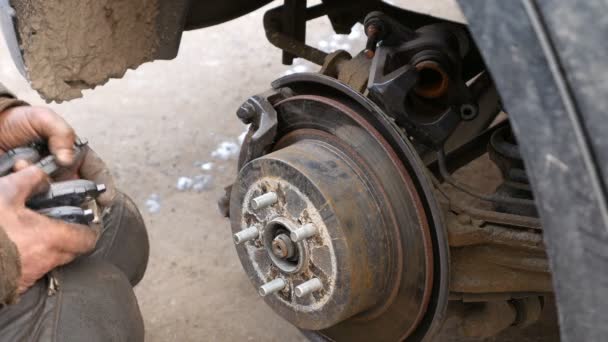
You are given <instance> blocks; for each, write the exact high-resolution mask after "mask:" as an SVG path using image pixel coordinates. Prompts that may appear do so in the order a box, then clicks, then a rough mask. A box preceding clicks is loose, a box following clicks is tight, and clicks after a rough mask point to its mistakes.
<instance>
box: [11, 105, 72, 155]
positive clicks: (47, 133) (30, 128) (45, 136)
mask: <svg viewBox="0 0 608 342" xmlns="http://www.w3.org/2000/svg"><path fill="white" fill-rule="evenodd" d="M75 139H76V134H75V133H74V130H73V129H72V127H71V126H70V125H68V123H67V122H66V121H65V120H64V119H63V118H62V117H61V116H59V115H58V114H57V113H55V112H54V111H52V110H51V109H49V108H46V107H32V106H19V107H13V108H9V109H7V110H5V111H4V112H2V113H0V154H1V153H2V152H6V151H8V150H10V149H13V148H15V147H20V146H23V145H27V144H28V143H31V142H35V141H39V140H42V141H47V142H48V145H49V150H50V151H51V153H52V154H53V155H54V156H55V158H57V161H58V162H59V164H60V165H62V166H68V165H71V164H72V163H73V162H74V150H73V146H74V140H75Z"/></svg>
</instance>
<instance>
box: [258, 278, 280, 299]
mask: <svg viewBox="0 0 608 342" xmlns="http://www.w3.org/2000/svg"><path fill="white" fill-rule="evenodd" d="M286 285H287V283H286V282H285V280H283V278H277V279H274V280H272V281H269V282H267V283H266V284H264V285H262V286H260V290H259V292H260V296H262V297H266V296H267V295H269V294H273V293H275V292H279V291H281V290H282V289H284V288H285V286H286Z"/></svg>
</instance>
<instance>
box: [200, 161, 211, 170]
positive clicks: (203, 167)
mask: <svg viewBox="0 0 608 342" xmlns="http://www.w3.org/2000/svg"><path fill="white" fill-rule="evenodd" d="M211 169H213V163H212V162H207V163H203V164H201V170H203V171H211Z"/></svg>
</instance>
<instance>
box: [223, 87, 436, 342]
mask: <svg viewBox="0 0 608 342" xmlns="http://www.w3.org/2000/svg"><path fill="white" fill-rule="evenodd" d="M275 109H276V112H277V116H278V118H279V122H280V123H281V124H280V126H279V128H278V130H277V136H278V137H279V139H277V140H278V141H276V143H275V144H274V146H273V147H272V151H270V153H268V154H266V155H263V156H261V157H258V158H257V159H253V160H251V161H250V162H248V163H246V165H244V166H243V167H242V168H241V170H240V172H239V176H238V178H237V180H236V182H235V184H234V185H233V187H232V193H231V197H230V219H231V225H232V230H233V233H234V234H235V242H236V243H237V252H238V255H239V258H240V260H241V263H242V264H243V267H244V268H245V270H246V272H247V274H248V276H249V278H250V280H251V281H252V283H253V284H254V285H255V286H256V287H257V288H258V289H259V292H260V294H261V295H262V296H264V298H265V301H266V302H267V304H269V305H270V306H271V307H272V308H273V309H274V310H275V311H276V312H277V313H278V314H279V315H281V316H282V317H284V318H285V319H287V320H288V321H290V322H291V323H292V324H294V325H296V326H297V327H299V328H301V329H307V330H317V331H321V333H323V334H324V335H326V336H328V337H330V338H331V337H332V336H340V337H341V338H348V339H350V340H360V339H362V338H364V337H369V336H374V335H375V336H384V337H387V338H388V339H401V338H404V337H406V336H408V335H409V334H411V333H412V331H414V329H415V328H416V326H417V325H418V324H419V323H420V322H421V320H422V318H423V316H424V314H425V313H426V310H427V306H428V304H429V300H430V296H431V292H432V285H433V274H434V271H433V243H432V241H431V237H430V234H429V226H428V222H427V219H426V213H425V210H424V208H423V204H422V200H421V198H420V196H419V194H418V193H417V191H416V189H415V187H414V185H413V182H412V179H411V178H410V176H409V174H408V172H406V170H405V168H404V165H403V164H402V162H401V161H400V160H399V159H398V158H397V157H396V155H395V153H394V151H393V150H392V148H391V147H390V146H389V144H388V143H387V142H386V141H385V140H384V139H383V137H382V136H381V134H379V133H378V132H377V131H376V130H375V129H374V128H373V127H372V126H371V125H370V124H369V123H367V122H366V120H363V119H362V117H361V116H360V115H359V114H358V113H357V112H356V111H354V110H353V109H352V108H349V107H347V106H345V105H344V104H342V103H339V102H336V101H335V100H332V99H328V98H324V97H319V96H294V97H291V98H288V99H286V100H284V101H282V102H280V103H278V104H277V105H276V106H275Z"/></svg>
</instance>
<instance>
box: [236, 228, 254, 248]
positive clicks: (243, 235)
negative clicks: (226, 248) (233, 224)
mask: <svg viewBox="0 0 608 342" xmlns="http://www.w3.org/2000/svg"><path fill="white" fill-rule="evenodd" d="M259 236H260V232H259V231H258V229H257V228H256V227H249V228H247V229H243V230H241V231H240V232H238V233H236V234H234V235H233V236H232V237H233V238H234V243H236V244H237V245H238V244H241V243H243V242H245V241H250V240H255V239H257V238H258V237H259Z"/></svg>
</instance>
